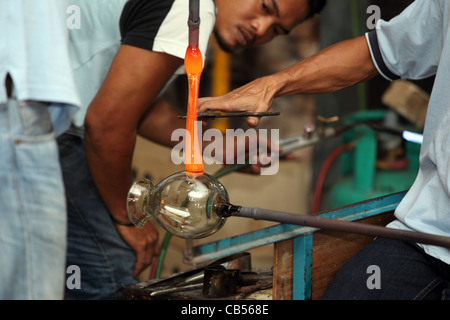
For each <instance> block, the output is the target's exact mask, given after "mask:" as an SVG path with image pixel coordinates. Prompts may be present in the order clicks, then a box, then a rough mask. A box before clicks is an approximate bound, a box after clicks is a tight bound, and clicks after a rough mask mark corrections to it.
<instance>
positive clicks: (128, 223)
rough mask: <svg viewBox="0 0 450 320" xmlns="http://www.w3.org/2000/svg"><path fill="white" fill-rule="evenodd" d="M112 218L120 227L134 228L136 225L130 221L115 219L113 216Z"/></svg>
mask: <svg viewBox="0 0 450 320" xmlns="http://www.w3.org/2000/svg"><path fill="white" fill-rule="evenodd" d="M110 216H111V219H112V221H113V222H114V223H115V224H118V225H120V226H125V227H133V226H134V223H132V222H131V221H129V220H128V221H123V220H118V219H116V218H114V217H113V216H112V215H110Z"/></svg>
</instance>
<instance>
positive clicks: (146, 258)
mask: <svg viewBox="0 0 450 320" xmlns="http://www.w3.org/2000/svg"><path fill="white" fill-rule="evenodd" d="M117 231H118V232H119V234H120V235H121V236H122V238H123V239H124V240H125V242H126V243H128V245H129V246H130V247H131V248H133V250H134V251H135V252H136V267H135V269H134V273H133V276H134V277H135V278H136V279H137V278H138V277H139V275H140V274H141V272H142V271H144V269H145V268H147V267H148V266H150V265H151V264H152V261H153V260H154V257H157V256H158V255H159V251H160V248H159V245H158V238H159V235H158V230H157V229H156V228H155V226H154V225H153V224H151V223H146V224H145V226H144V228H142V229H138V228H136V227H128V226H121V225H117Z"/></svg>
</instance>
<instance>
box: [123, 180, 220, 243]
mask: <svg viewBox="0 0 450 320" xmlns="http://www.w3.org/2000/svg"><path fill="white" fill-rule="evenodd" d="M228 202H229V197H228V193H227V191H226V190H225V187H224V186H223V185H222V184H221V183H220V182H219V181H218V180H217V179H215V178H214V177H212V176H211V175H208V174H206V173H204V174H202V175H199V176H196V177H191V176H189V175H187V174H186V173H185V172H179V173H176V174H174V175H171V176H169V177H167V178H166V179H164V180H163V181H161V182H160V183H158V184H157V185H156V186H153V184H152V183H151V182H150V181H149V180H147V179H142V180H139V181H137V182H135V183H134V184H133V186H132V187H131V188H130V191H129V193H128V200H127V211H128V217H129V219H130V220H131V221H132V222H133V223H134V224H135V225H136V226H137V227H138V228H142V227H143V226H144V224H145V223H146V222H147V221H148V220H149V219H151V218H152V217H153V218H155V220H156V221H157V222H158V223H159V224H160V225H161V226H162V227H163V228H164V229H165V230H166V231H167V232H170V233H171V234H172V235H174V236H177V237H181V238H192V239H198V238H203V237H206V236H208V235H210V234H212V233H215V232H216V231H217V230H219V229H220V228H221V227H222V226H223V224H224V223H225V218H223V217H220V216H218V215H217V214H216V207H217V204H219V203H228Z"/></svg>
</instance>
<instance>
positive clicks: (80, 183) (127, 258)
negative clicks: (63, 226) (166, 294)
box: [58, 133, 137, 300]
mask: <svg viewBox="0 0 450 320" xmlns="http://www.w3.org/2000/svg"><path fill="white" fill-rule="evenodd" d="M58 145H59V151H60V160H61V166H62V170H63V176H64V184H65V187H66V198H67V210H68V217H69V219H68V248H67V250H68V252H67V266H68V267H69V266H77V267H78V268H79V270H80V276H81V277H80V285H81V288H79V289H78V288H76V287H75V288H72V287H71V288H69V287H66V299H97V300H98V299H120V298H121V296H122V291H123V286H127V285H130V284H134V283H136V282H137V280H136V279H134V278H133V271H134V267H135V264H136V254H135V252H134V251H133V250H132V249H131V247H129V246H128V244H126V243H125V242H124V241H123V239H122V238H121V237H120V235H119V233H118V232H117V229H116V227H115V225H114V223H113V221H112V220H111V216H110V214H109V212H108V210H107V209H106V207H105V205H104V204H103V202H102V200H101V198H100V195H99V194H98V192H97V189H96V188H95V186H94V183H93V181H92V178H91V176H90V173H89V169H88V165H87V162H86V154H85V151H84V144H83V139H82V138H81V137H77V136H74V135H71V134H67V133H65V134H63V135H62V136H61V137H59V138H58ZM125 202H126V201H125V199H124V203H125ZM70 276H71V274H68V275H67V277H68V279H69V277H70Z"/></svg>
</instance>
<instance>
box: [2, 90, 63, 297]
mask: <svg viewBox="0 0 450 320" xmlns="http://www.w3.org/2000/svg"><path fill="white" fill-rule="evenodd" d="M0 186H1V187H0V299H20V300H25V299H62V298H63V294H64V284H65V274H66V268H65V258H66V222H67V215H66V202H65V197H64V186H63V182H62V176H61V168H60V165H59V161H58V149H57V145H56V138H55V133H54V129H53V124H52V122H51V118H50V114H49V112H48V104H44V103H39V102H32V101H25V102H18V101H17V100H15V99H9V100H8V102H7V103H4V104H0Z"/></svg>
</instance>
